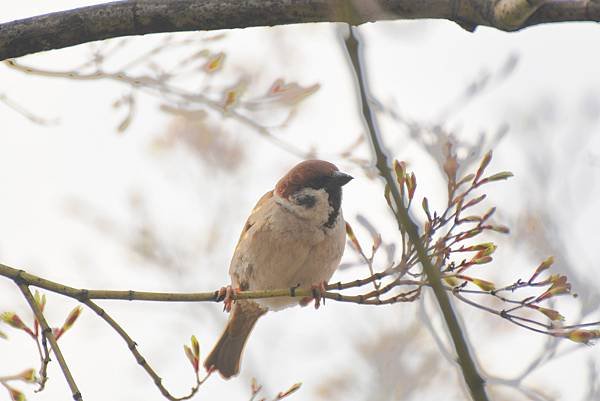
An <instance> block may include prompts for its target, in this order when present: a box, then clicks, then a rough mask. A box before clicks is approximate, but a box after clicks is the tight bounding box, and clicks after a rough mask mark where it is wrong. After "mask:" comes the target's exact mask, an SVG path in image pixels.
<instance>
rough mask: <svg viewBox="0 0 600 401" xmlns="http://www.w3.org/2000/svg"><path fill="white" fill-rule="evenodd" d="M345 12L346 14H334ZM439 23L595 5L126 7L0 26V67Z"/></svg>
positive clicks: (584, 1) (212, 3) (136, 1)
mask: <svg viewBox="0 0 600 401" xmlns="http://www.w3.org/2000/svg"><path fill="white" fill-rule="evenodd" d="M349 6H351V7H352V8H353V10H354V11H355V12H353V13H352V14H351V15H350V14H348V13H343V12H339V11H340V10H342V9H346V8H348V7H349ZM425 18H434V19H447V20H450V21H454V22H456V23H458V24H459V25H460V26H462V27H463V28H465V29H467V30H469V31H473V30H474V29H475V28H476V27H477V26H479V25H484V26H490V27H494V28H497V29H500V30H503V31H514V30H519V29H522V28H525V27H528V26H532V25H537V24H543V23H550V22H565V21H600V1H599V0H573V1H564V0H131V1H117V2H111V3H104V4H99V5H95V6H89V7H82V8H77V9H73V10H67V11H61V12H55V13H50V14H45V15H40V16H35V17H31V18H26V19H22V20H17V21H12V22H7V23H4V24H0V60H5V59H8V58H14V57H20V56H23V55H26V54H31V53H36V52H40V51H44V50H51V49H60V48H64V47H68V46H74V45H77V44H81V43H87V42H92V41H96V40H103V39H108V38H114V37H120V36H131V35H145V34H149V33H159V32H178V31H198V30H202V31H210V30H218V29H234V28H247V27H254V26H273V25H286V24H297V23H307V22H346V23H349V24H351V25H360V24H363V23H366V22H374V21H382V20H397V19H425Z"/></svg>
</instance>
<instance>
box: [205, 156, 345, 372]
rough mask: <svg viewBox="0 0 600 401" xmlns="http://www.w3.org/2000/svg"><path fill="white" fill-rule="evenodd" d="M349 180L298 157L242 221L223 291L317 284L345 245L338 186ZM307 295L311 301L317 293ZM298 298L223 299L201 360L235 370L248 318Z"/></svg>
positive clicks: (331, 269) (319, 285) (324, 164)
mask: <svg viewBox="0 0 600 401" xmlns="http://www.w3.org/2000/svg"><path fill="white" fill-rule="evenodd" d="M350 180H352V177H351V176H350V175H348V174H344V173H342V172H340V171H339V170H338V168H337V167H336V166H335V165H334V164H332V163H329V162H326V161H323V160H305V161H303V162H301V163H299V164H297V165H296V166H295V167H293V168H292V169H291V170H290V171H289V172H288V173H287V174H286V175H284V176H283V177H282V178H281V179H280V180H279V181H278V182H277V184H276V185H275V188H274V189H273V190H271V191H269V192H267V193H266V194H264V195H263V196H262V197H261V198H260V200H259V201H258V203H257V204H256V206H255V207H254V209H253V210H252V212H251V213H250V217H249V218H248V220H247V221H246V224H245V225H244V228H243V230H242V233H241V235H240V239H239V241H238V243H237V246H236V248H235V252H234V254H233V257H232V259H231V264H230V267H229V275H230V277H231V286H230V287H228V289H229V291H231V288H233V289H234V290H236V291H237V290H240V291H254V290H271V289H282V288H300V289H313V290H314V289H315V288H321V289H323V288H324V284H325V283H326V282H327V281H329V279H330V278H331V276H332V275H333V273H334V272H335V270H336V269H337V267H338V266H339V263H340V259H341V258H342V254H343V253H344V247H345V245H346V223H345V221H344V217H343V215H342V209H341V204H342V186H344V185H345V184H347V183H348V182H349V181H350ZM314 299H315V307H318V301H319V298H318V297H317V296H316V295H315V298H314ZM226 301H227V299H226ZM304 302H306V300H301V301H299V300H298V299H296V298H292V297H279V298H265V299H256V300H236V301H235V302H234V303H233V305H232V304H231V301H229V305H227V304H226V309H229V308H231V314H230V316H229V321H228V323H227V326H226V327H225V330H224V332H223V334H222V335H221V337H220V339H219V341H218V342H217V344H216V345H215V347H214V348H213V350H212V351H211V353H210V354H209V355H208V357H207V358H206V360H205V362H204V367H205V368H206V369H207V370H208V371H215V370H216V371H219V372H220V374H221V376H223V378H225V379H228V378H230V377H232V376H235V375H237V374H238V373H239V370H240V359H241V356H242V351H243V349H244V345H245V344H246V341H247V339H248V336H249V335H250V332H251V331H252V328H253V327H254V324H255V323H256V321H257V320H258V319H259V318H260V317H261V316H262V315H264V314H265V313H267V311H278V310H281V309H284V308H287V307H290V306H294V305H298V304H299V303H304Z"/></svg>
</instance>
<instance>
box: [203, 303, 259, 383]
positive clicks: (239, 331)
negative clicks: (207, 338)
mask: <svg viewBox="0 0 600 401" xmlns="http://www.w3.org/2000/svg"><path fill="white" fill-rule="evenodd" d="M265 313H266V310H265V309H263V308H261V307H260V306H258V305H257V304H256V303H254V302H249V301H237V302H236V303H235V304H234V305H233V309H232V310H231V316H230V317H229V322H228V323H227V327H225V331H224V332H223V334H221V338H220V339H219V341H218V342H217V344H216V345H215V347H214V348H213V350H212V351H211V353H210V354H209V355H208V357H207V358H206V360H205V361H204V367H205V368H206V370H217V371H219V372H220V373H221V376H223V377H224V378H225V379H229V378H230V377H231V376H235V375H237V374H238V373H239V371H240V359H241V357H242V351H243V350H244V345H245V344H246V340H247V339H248V335H250V332H251V331H252V328H253V327H254V324H255V323H256V321H257V320H258V318H259V317H261V316H262V315H264V314H265Z"/></svg>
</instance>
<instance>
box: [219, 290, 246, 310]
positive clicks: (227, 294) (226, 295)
mask: <svg viewBox="0 0 600 401" xmlns="http://www.w3.org/2000/svg"><path fill="white" fill-rule="evenodd" d="M238 292H240V289H239V288H233V287H231V286H230V285H228V286H227V287H221V288H220V289H219V293H218V294H217V302H220V301H223V311H225V312H231V307H232V306H233V304H234V302H235V294H237V293H238Z"/></svg>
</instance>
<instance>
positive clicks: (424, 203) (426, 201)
mask: <svg viewBox="0 0 600 401" xmlns="http://www.w3.org/2000/svg"><path fill="white" fill-rule="evenodd" d="M421 206H422V207H423V211H425V214H426V215H427V220H429V221H431V220H432V219H431V214H430V213H429V201H428V200H427V198H423V202H422V203H421Z"/></svg>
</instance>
